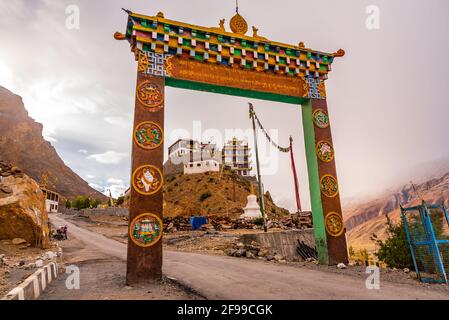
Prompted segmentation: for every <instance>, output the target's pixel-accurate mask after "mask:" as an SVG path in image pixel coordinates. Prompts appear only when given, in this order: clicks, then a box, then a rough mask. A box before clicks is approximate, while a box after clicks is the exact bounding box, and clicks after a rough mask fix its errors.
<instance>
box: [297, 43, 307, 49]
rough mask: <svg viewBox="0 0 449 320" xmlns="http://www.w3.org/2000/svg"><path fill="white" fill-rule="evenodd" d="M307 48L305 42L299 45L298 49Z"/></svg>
mask: <svg viewBox="0 0 449 320" xmlns="http://www.w3.org/2000/svg"><path fill="white" fill-rule="evenodd" d="M305 47H306V46H305V44H304V42H300V43H299V44H298V48H305Z"/></svg>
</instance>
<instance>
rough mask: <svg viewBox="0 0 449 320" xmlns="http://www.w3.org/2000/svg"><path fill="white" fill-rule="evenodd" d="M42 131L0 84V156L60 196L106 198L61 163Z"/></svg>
mask: <svg viewBox="0 0 449 320" xmlns="http://www.w3.org/2000/svg"><path fill="white" fill-rule="evenodd" d="M42 130H43V125H42V124H41V123H38V122H36V121H35V120H34V119H32V118H31V117H30V116H29V115H28V112H27V111H26V109H25V105H24V103H23V100H22V98H21V97H20V96H19V95H17V94H14V93H13V92H11V91H10V90H8V89H6V88H4V87H2V86H0V159H1V160H4V161H7V162H9V163H12V164H14V165H16V166H18V167H20V168H21V169H22V170H23V171H24V172H25V173H26V174H27V175H29V176H30V177H32V178H33V179H34V180H36V181H37V182H38V183H43V182H44V180H47V181H46V182H45V183H46V185H47V187H48V188H50V189H53V190H55V191H57V192H59V193H60V194H61V195H62V196H64V197H67V198H72V197H76V196H78V195H86V196H89V197H93V198H98V199H100V200H102V201H103V200H106V199H107V197H106V196H105V195H103V194H102V193H101V192H99V191H97V190H95V189H93V188H92V187H90V186H89V184H88V183H87V182H86V181H84V180H83V179H82V178H81V177H79V176H78V175H77V174H76V173H75V172H74V171H73V170H72V169H70V168H69V167H68V166H67V165H66V164H65V163H64V161H63V160H62V159H61V158H60V157H59V155H58V153H57V152H56V149H55V148H54V147H53V145H52V144H51V143H50V142H49V141H47V140H45V139H44V138H43V136H42ZM43 175H47V178H46V179H44V178H43Z"/></svg>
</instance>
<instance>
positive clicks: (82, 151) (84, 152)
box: [78, 149, 88, 154]
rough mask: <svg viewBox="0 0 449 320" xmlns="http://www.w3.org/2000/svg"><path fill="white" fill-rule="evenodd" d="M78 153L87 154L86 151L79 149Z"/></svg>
mask: <svg viewBox="0 0 449 320" xmlns="http://www.w3.org/2000/svg"><path fill="white" fill-rule="evenodd" d="M78 152H79V153H83V154H88V151H87V150H86V149H79V150H78Z"/></svg>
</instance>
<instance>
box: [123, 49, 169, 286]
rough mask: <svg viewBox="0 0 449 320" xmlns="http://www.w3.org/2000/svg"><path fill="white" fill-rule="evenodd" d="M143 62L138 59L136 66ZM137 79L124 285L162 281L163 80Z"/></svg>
mask: <svg viewBox="0 0 449 320" xmlns="http://www.w3.org/2000/svg"><path fill="white" fill-rule="evenodd" d="M143 58H144V56H143V54H141V55H140V59H139V66H140V64H141V60H142V59H143ZM140 70H141V68H140V67H139V72H138V76H137V88H136V104H135V111H134V129H133V137H132V141H133V146H132V159H131V166H132V172H131V198H130V208H129V221H130V223H129V234H128V257H127V267H126V283H127V284H128V285H133V284H140V283H145V282H152V281H156V280H160V279H161V278H162V241H161V240H162V239H161V237H162V232H163V228H164V226H163V223H162V218H163V209H162V202H163V195H162V186H163V183H164V178H163V167H162V163H163V150H164V132H163V128H164V103H165V96H164V87H165V80H164V77H160V76H152V75H148V74H145V73H144V72H142V71H140Z"/></svg>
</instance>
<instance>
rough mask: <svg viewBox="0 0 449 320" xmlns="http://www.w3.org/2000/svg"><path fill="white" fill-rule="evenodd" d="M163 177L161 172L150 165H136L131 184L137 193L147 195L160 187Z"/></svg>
mask: <svg viewBox="0 0 449 320" xmlns="http://www.w3.org/2000/svg"><path fill="white" fill-rule="evenodd" d="M163 181H164V178H163V176H162V172H161V171H160V170H159V169H158V168H156V167H155V166H152V165H149V164H148V165H144V166H140V167H138V168H137V169H136V170H135V171H134V173H133V175H132V185H133V187H134V190H136V191H137V192H138V193H140V194H142V195H144V196H149V195H152V194H155V193H156V192H158V191H159V189H160V188H161V187H162V183H163Z"/></svg>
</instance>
